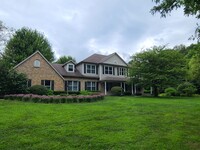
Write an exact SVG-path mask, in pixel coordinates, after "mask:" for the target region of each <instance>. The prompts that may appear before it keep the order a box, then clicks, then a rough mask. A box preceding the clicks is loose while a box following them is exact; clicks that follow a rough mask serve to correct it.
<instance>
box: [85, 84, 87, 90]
mask: <svg viewBox="0 0 200 150" xmlns="http://www.w3.org/2000/svg"><path fill="white" fill-rule="evenodd" d="M85 90H86V91H87V82H85Z"/></svg>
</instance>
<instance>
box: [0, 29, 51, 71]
mask: <svg viewBox="0 0 200 150" xmlns="http://www.w3.org/2000/svg"><path fill="white" fill-rule="evenodd" d="M37 50H39V51H40V52H41V53H42V54H43V55H44V57H45V58H46V59H47V60H48V61H50V62H52V61H53V60H54V53H53V51H52V49H51V45H50V43H49V41H48V40H47V39H46V38H45V36H44V35H43V34H41V33H39V32H38V31H37V30H32V29H29V28H22V29H19V30H17V31H16V32H15V34H14V35H13V37H12V38H11V39H10V40H9V41H8V43H7V45H6V48H5V51H4V53H3V59H4V61H5V62H7V63H8V65H10V67H13V66H15V65H17V64H18V63H20V62H21V61H23V60H24V59H25V58H27V57H28V56H30V55H31V54H33V53H34V52H35V51H37Z"/></svg>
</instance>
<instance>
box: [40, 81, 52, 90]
mask: <svg viewBox="0 0 200 150" xmlns="http://www.w3.org/2000/svg"><path fill="white" fill-rule="evenodd" d="M41 85H44V86H45V87H46V88H47V89H49V90H54V81H53V80H42V81H41Z"/></svg>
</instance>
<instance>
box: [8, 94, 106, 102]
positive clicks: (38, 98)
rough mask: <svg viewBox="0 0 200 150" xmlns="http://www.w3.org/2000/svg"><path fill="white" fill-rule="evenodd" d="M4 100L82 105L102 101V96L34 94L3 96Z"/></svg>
mask: <svg viewBox="0 0 200 150" xmlns="http://www.w3.org/2000/svg"><path fill="white" fill-rule="evenodd" d="M4 99H5V100H18V101H24V102H34V103H82V102H95V101H99V100H103V99H104V95H103V94H98V95H89V96H84V95H81V96H46V95H36V94H11V95H5V96H4Z"/></svg>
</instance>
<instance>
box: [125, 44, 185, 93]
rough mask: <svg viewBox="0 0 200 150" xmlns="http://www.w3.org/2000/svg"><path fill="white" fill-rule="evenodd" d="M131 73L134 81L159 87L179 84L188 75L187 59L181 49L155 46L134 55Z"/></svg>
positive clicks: (155, 91)
mask: <svg viewBox="0 0 200 150" xmlns="http://www.w3.org/2000/svg"><path fill="white" fill-rule="evenodd" d="M129 75H130V77H131V79H132V82H134V83H142V84H143V86H148V87H153V92H154V96H158V89H159V88H164V87H169V86H172V87H174V86H177V85H178V84H179V83H181V82H182V80H183V79H184V78H185V76H186V61H185V58H184V56H183V54H181V53H180V52H179V51H177V50H171V49H166V48H165V47H161V46H160V47H153V48H151V49H147V50H146V51H143V52H140V53H137V54H135V55H133V56H132V64H131V67H130V69H129Z"/></svg>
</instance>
